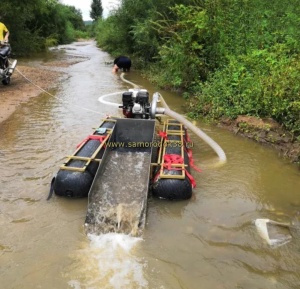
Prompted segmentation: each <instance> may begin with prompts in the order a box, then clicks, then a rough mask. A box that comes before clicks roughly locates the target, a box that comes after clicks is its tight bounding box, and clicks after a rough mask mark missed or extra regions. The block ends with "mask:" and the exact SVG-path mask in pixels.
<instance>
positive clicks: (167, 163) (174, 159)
mask: <svg viewBox="0 0 300 289" xmlns="http://www.w3.org/2000/svg"><path fill="white" fill-rule="evenodd" d="M183 163H184V160H183V158H182V157H181V156H180V155H176V154H166V155H164V166H163V167H164V168H165V169H168V170H169V171H171V170H172V171H179V170H182V168H175V167H173V166H172V164H183ZM184 171H185V174H186V176H187V177H188V178H189V180H190V182H191V184H192V188H195V187H196V181H195V179H194V178H193V176H192V175H191V174H190V173H189V172H188V171H187V169H185V168H184ZM159 173H160V171H158V173H157V174H156V176H155V177H154V182H156V181H157V179H158V178H159Z"/></svg>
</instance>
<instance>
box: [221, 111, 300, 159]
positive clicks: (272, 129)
mask: <svg viewBox="0 0 300 289" xmlns="http://www.w3.org/2000/svg"><path fill="white" fill-rule="evenodd" d="M219 126H221V127H222V128H225V129H228V130H230V131H232V132H233V133H235V134H238V135H241V136H243V137H247V138H249V139H252V140H254V141H256V142H259V143H261V144H262V145H267V146H271V147H272V148H274V149H275V150H276V151H278V153H279V155H280V156H281V157H283V158H286V159H288V160H289V161H291V162H292V163H298V164H299V163H300V142H299V141H298V140H297V139H295V137H294V136H293V135H292V134H291V133H289V132H287V131H285V130H284V129H282V127H281V126H280V125H279V124H278V123H277V122H276V121H274V120H272V119H260V118H257V117H251V116H243V115H241V116H239V117H238V118H237V119H236V120H229V119H223V120H222V121H221V122H220V123H219Z"/></svg>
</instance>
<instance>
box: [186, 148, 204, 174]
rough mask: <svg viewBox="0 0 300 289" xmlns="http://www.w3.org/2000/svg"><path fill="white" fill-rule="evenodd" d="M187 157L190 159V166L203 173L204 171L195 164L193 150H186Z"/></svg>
mask: <svg viewBox="0 0 300 289" xmlns="http://www.w3.org/2000/svg"><path fill="white" fill-rule="evenodd" d="M186 152H187V155H188V157H189V160H190V166H191V167H192V168H193V169H194V170H195V171H196V172H198V173H201V172H202V170H201V169H200V168H198V167H197V166H196V165H195V163H194V158H193V153H192V150H191V149H186Z"/></svg>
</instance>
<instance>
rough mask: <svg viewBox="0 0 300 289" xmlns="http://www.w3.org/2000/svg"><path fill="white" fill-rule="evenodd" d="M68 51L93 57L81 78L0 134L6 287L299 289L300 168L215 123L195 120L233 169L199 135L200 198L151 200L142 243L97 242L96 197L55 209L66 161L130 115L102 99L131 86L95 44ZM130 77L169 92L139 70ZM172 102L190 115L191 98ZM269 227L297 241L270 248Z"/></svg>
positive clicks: (75, 71) (77, 70)
mask: <svg viewBox="0 0 300 289" xmlns="http://www.w3.org/2000/svg"><path fill="white" fill-rule="evenodd" d="M59 51H61V52H62V53H63V51H64V52H65V53H67V54H76V55H83V56H85V57H87V59H86V61H83V62H80V63H78V64H75V65H73V66H70V67H68V68H62V70H64V71H65V72H67V73H69V76H70V77H69V78H68V79H67V80H66V81H65V82H64V83H62V84H61V86H60V88H59V89H58V90H57V91H56V92H55V95H54V96H53V97H51V96H49V95H47V94H42V95H41V96H40V97H38V98H35V99H32V100H30V101H29V102H28V103H26V104H22V105H20V107H19V109H18V110H17V112H16V113H14V114H13V115H12V116H11V117H10V118H9V119H8V120H7V121H5V122H4V123H2V124H1V125H0V134H1V138H0V179H1V187H0V192H1V194H0V224H1V226H0V284H1V286H0V287H1V288H5V289H27V288H28V289H29V288H30V289H32V288H43V289H44V288H45V289H48V288H49V289H53V288H56V289H66V288H76V289H87V288H90V289H92V288H93V289H94V288H101V289H102V288H149V289H169V288H170V289H171V288H172V289H177V288H178V289H179V288H180V289H182V288H184V289H207V288H214V289H219V288H228V289H229V288H230V289H232V288H242V289H253V288H277V289H286V288H299V286H300V274H299V272H300V270H299V268H300V242H299V236H300V234H299V233H298V226H299V227H300V225H299V224H298V212H299V210H300V177H299V175H300V172H299V170H298V169H297V168H296V167H295V166H293V165H291V164H289V163H287V162H285V161H284V160H282V159H281V158H279V157H278V156H277V154H276V152H274V151H272V150H271V149H268V148H266V147H262V146H261V145H258V144H256V143H254V142H252V141H249V140H247V139H243V138H241V137H238V136H235V135H233V134H231V133H230V132H227V131H224V130H221V129H218V128H215V127H211V126H209V125H206V124H204V123H200V122H194V123H195V125H198V126H199V127H200V128H202V130H203V131H204V132H205V133H206V134H208V135H209V136H210V137H211V138H213V139H214V140H215V141H216V142H217V143H218V144H219V145H220V146H221V147H222V148H223V150H224V151H225V153H226V155H227V158H228V161H227V163H226V164H225V165H223V166H216V163H217V156H216V154H215V153H214V152H213V151H212V150H211V148H210V147H209V146H208V145H207V144H205V143H204V142H203V141H201V140H199V139H198V138H197V137H196V136H195V135H192V134H191V138H192V141H193V143H194V148H193V157H194V160H195V163H196V165H197V166H199V167H200V168H201V169H202V170H203V172H202V173H197V172H195V171H192V173H193V176H194V177H195V179H196V182H197V187H196V188H195V189H194V196H193V198H192V199H191V200H188V201H184V202H169V201H162V200H157V199H152V198H149V200H148V212H147V222H146V227H145V230H144V233H143V235H142V237H140V238H134V237H131V236H128V235H124V234H116V233H109V234H103V235H99V236H97V235H89V236H87V235H86V234H85V232H84V226H83V225H84V220H85V216H86V209H87V199H81V200H69V199H63V198H58V197H56V196H54V197H53V198H52V199H51V200H50V201H46V197H47V195H48V191H49V185H50V182H51V179H52V177H53V176H54V175H55V174H56V173H57V171H58V169H59V166H60V165H61V164H62V162H63V161H64V160H65V156H67V155H69V154H70V153H72V152H73V151H74V150H75V148H76V145H77V144H78V143H80V142H81V141H82V139H84V138H85V137H86V136H87V135H88V134H90V133H91V132H92V131H93V128H95V127H97V125H99V124H100V123H101V119H102V118H104V117H105V116H106V115H107V114H110V115H118V112H117V109H116V108H115V107H110V106H108V105H104V104H101V103H100V102H99V101H98V98H99V96H101V95H103V94H108V93H112V92H115V91H126V90H127V89H128V88H131V86H130V85H129V84H126V83H124V82H122V81H121V80H120V78H119V76H118V75H114V74H112V73H111V66H109V65H106V64H105V62H106V61H108V60H111V58H110V57H109V55H108V54H107V53H105V52H103V51H101V50H99V49H98V48H96V46H95V43H94V42H83V43H82V42H81V43H73V44H71V45H67V46H61V47H59ZM126 78H127V79H128V80H130V81H132V82H134V83H136V84H138V85H139V86H141V87H143V88H146V89H148V90H149V92H150V94H152V93H153V92H155V91H157V89H156V88H155V87H153V86H152V85H151V84H149V83H148V82H147V81H146V80H145V79H143V78H142V77H141V76H140V75H139V74H138V73H136V72H135V71H134V70H132V71H131V72H130V73H129V74H127V75H126ZM160 92H161V93H162V94H163V95H164V97H165V98H166V101H167V102H168V104H169V106H170V108H171V109H173V110H175V111H176V112H180V113H184V110H183V103H184V101H183V99H182V98H180V97H179V96H178V95H176V94H174V93H170V92H164V91H160ZM53 93H54V92H53ZM117 101H118V99H117ZM116 181H117V180H116ZM257 218H269V219H272V220H275V221H279V222H280V221H284V222H294V223H295V225H294V228H293V232H292V236H293V238H292V240H291V241H290V242H289V243H287V244H285V245H283V246H280V247H270V246H269V245H267V244H266V243H265V242H264V241H263V239H262V238H261V237H260V236H259V235H258V233H257V230H256V228H255V226H254V224H253V221H254V220H255V219H257Z"/></svg>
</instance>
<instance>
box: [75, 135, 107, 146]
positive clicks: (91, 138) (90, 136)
mask: <svg viewBox="0 0 300 289" xmlns="http://www.w3.org/2000/svg"><path fill="white" fill-rule="evenodd" d="M107 137H108V135H97V134H92V135H89V136H88V137H86V138H85V139H84V140H83V141H82V142H81V143H80V144H78V145H77V147H76V148H79V147H81V146H83V145H84V144H85V143H86V142H87V141H89V140H98V141H99V142H100V143H102V142H103V141H104V140H105V139H106V138H107Z"/></svg>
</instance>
